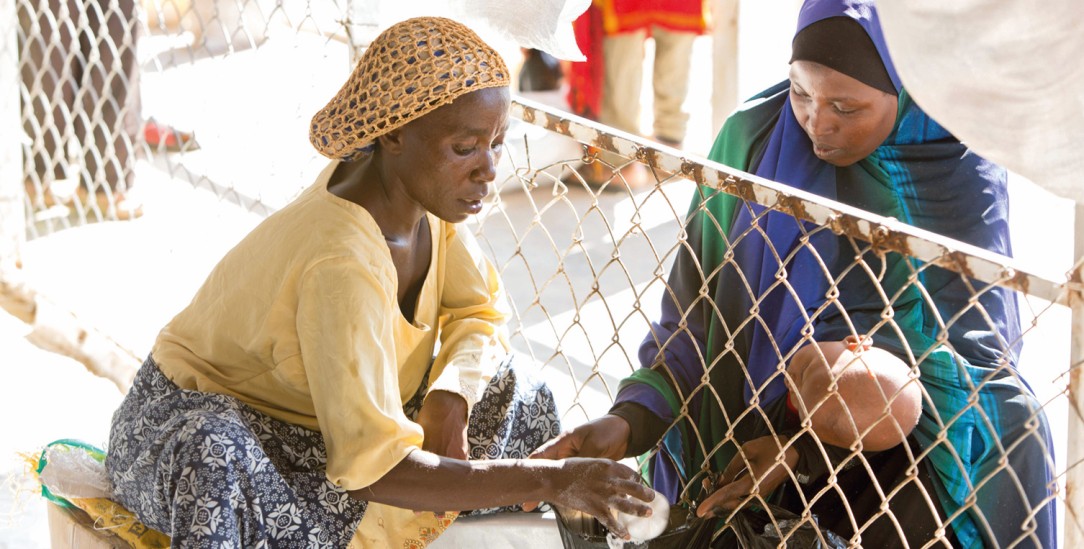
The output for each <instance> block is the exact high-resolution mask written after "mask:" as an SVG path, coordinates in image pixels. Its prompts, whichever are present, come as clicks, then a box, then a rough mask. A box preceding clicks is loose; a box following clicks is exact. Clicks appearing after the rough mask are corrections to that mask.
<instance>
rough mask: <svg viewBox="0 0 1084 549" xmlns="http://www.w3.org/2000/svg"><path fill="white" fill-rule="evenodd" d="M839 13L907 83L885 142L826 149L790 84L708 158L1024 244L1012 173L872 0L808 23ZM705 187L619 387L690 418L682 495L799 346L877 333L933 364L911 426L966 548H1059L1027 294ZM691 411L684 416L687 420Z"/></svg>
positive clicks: (667, 482) (672, 457) (674, 467)
mask: <svg viewBox="0 0 1084 549" xmlns="http://www.w3.org/2000/svg"><path fill="white" fill-rule="evenodd" d="M839 16H845V17H851V18H853V19H854V20H855V21H857V22H858V23H859V24H860V25H861V26H862V27H863V28H864V29H865V30H866V31H867V33H868V34H869V36H870V37H871V38H872V39H873V42H874V44H875V46H876V47H877V49H878V52H879V53H880V55H881V58H882V60H883V61H884V63H885V66H886V68H887V69H888V72H889V75H890V77H891V78H892V79H893V82H894V83H895V84H896V88H897V90H898V91H899V94H898V97H899V110H898V114H897V118H896V122H895V127H894V129H893V131H892V134H891V135H890V136H889V137H888V139H887V140H886V141H885V142H884V143H883V144H882V145H881V146H880V147H879V148H878V149H877V150H876V151H874V153H873V154H871V155H870V156H869V157H867V158H866V159H864V160H862V161H860V162H858V163H857V164H854V165H851V166H847V167H836V166H833V165H830V164H828V163H826V162H824V161H822V160H820V159H818V158H817V157H816V156H815V155H814V154H813V151H812V147H811V144H810V141H809V138H808V137H807V136H806V134H805V132H804V131H803V130H802V128H801V127H800V126H799V124H798V122H797V120H796V118H795V116H794V112H793V110H792V108H791V105H790V100H789V93H788V91H789V82H782V83H780V84H777V85H775V86H773V87H772V88H770V89H768V90H766V91H764V92H762V93H760V94H759V95H757V96H755V97H753V98H752V99H751V100H749V101H748V102H747V103H746V104H745V105H744V106H743V107H742V108H741V109H740V110H739V111H738V112H736V113H735V114H734V115H732V116H731V117H730V118H729V119H728V120H727V122H726V124H725V125H724V127H723V128H722V130H721V131H720V132H719V135H718V138H717V139H716V142H715V145H714V147H713V148H712V150H711V153H710V154H709V158H710V159H712V160H715V161H718V162H720V163H722V164H726V165H728V166H731V167H733V168H737V169H739V170H743V171H746V172H749V173H753V174H756V175H758V176H761V177H764V178H766V179H770V180H773V181H778V182H781V183H784V184H787V185H790V186H792V187H796V188H799V189H801V190H804V191H808V192H811V193H814V194H817V195H820V196H823V197H826V198H829V199H833V200H837V201H840V202H843V203H846V204H849V205H852V206H855V207H858V208H861V209H864V210H866V211H869V212H872V213H875V214H878V215H882V216H886V217H893V218H896V219H898V220H900V221H902V222H905V223H908V224H910V225H913V226H915V227H919V228H921V229H925V230H929V231H932V232H934V233H938V234H940V235H944V236H948V237H951V238H954V239H957V240H960V241H963V242H966V243H968V244H972V245H975V246H978V247H980V248H983V249H985V250H989V251H991V252H995V253H998V254H1002V255H1006V256H1011V254H1012V250H1011V247H1010V242H1009V224H1008V213H1009V212H1008V192H1007V174H1006V172H1005V170H1004V169H1003V168H1001V167H999V166H997V165H995V164H993V163H991V162H989V161H987V160H985V159H983V158H981V157H979V156H978V155H976V154H975V153H974V152H972V151H970V150H969V149H968V148H967V147H966V146H965V145H964V144H962V143H960V142H959V141H958V140H957V139H956V138H954V137H953V136H952V135H951V134H950V133H949V132H948V131H946V130H945V129H944V128H943V127H941V126H940V125H939V124H938V123H937V122H936V121H934V120H932V119H931V118H930V117H929V116H928V115H926V113H924V112H923V111H922V109H921V108H919V106H918V105H916V104H915V102H914V101H913V100H912V99H911V97H910V96H909V95H908V93H907V90H906V89H904V88H903V87H902V86H901V85H900V80H899V77H898V75H897V74H896V71H895V68H894V66H893V64H892V60H891V58H890V57H889V55H888V51H887V47H886V45H885V41H884V37H883V36H882V34H881V28H880V25H879V22H878V19H877V12H876V10H875V9H874V7H873V3H872V1H868V0H809V1H807V2H806V3H805V4H804V6H803V8H802V10H801V14H800V16H799V24H798V30H799V31H800V30H801V29H803V28H805V27H806V26H808V25H809V24H811V23H813V22H816V21H819V20H821V19H825V18H828V17H839ZM699 191H700V192H699V193H696V196H695V198H694V200H693V203H692V206H691V207H690V210H689V214H688V217H687V221H686V223H687V226H686V229H687V233H688V239H687V243H688V246H687V247H683V248H682V250H681V252H680V253H679V255H678V257H677V258H676V260H675V264H674V267H673V270H672V273H671V276H670V279H669V286H670V290H671V291H670V292H667V294H666V295H665V296H664V298H663V303H662V314H661V318H660V319H659V321H658V322H657V323H654V324H653V329H652V333H651V334H649V336H648V337H647V338H646V339H645V341H644V343H643V345H642V347H641V349H640V360H641V363H642V364H643V365H644V368H642V369H641V370H639V371H637V372H636V373H635V374H634V375H633V376H631V377H630V378H629V379H626V380H625V381H624V382H623V383H622V388H621V390H620V392H619V394H618V397H617V403H622V402H633V403H637V404H640V405H642V406H644V407H646V408H647V409H648V410H649V411H651V412H652V413H654V414H655V415H657V416H659V417H660V418H662V419H663V420H664V421H666V422H668V423H673V424H674V425H675V428H673V429H671V430H670V432H669V433H668V435H667V436H666V437H665V439H664V446H665V450H664V452H662V453H661V454H660V457H659V458H657V459H656V462H655V464H654V467H653V476H654V479H653V481H654V483H655V484H656V487H657V488H659V489H660V490H661V491H663V492H664V493H667V494H668V495H670V496H671V499H674V498H675V497H676V496H677V494H678V492H680V490H681V489H682V488H683V487H684V483H685V481H687V480H688V479H689V477H690V474H691V473H695V472H696V471H698V470H701V468H702V466H703V464H704V461H705V459H707V460H708V461H710V463H709V464H708V466H709V467H710V469H711V470H713V471H721V470H722V469H723V468H724V467H725V466H726V464H727V463H728V462H729V461H730V459H731V457H733V456H734V455H735V452H736V449H737V447H736V445H735V443H736V442H740V441H742V433H743V430H744V429H745V427H744V426H743V422H744V420H745V418H749V417H750V416H751V415H755V414H749V413H748V410H749V409H750V408H754V407H761V408H762V407H763V406H765V405H766V404H768V403H771V402H773V401H774V400H775V399H778V398H779V397H780V396H781V395H783V394H784V393H785V390H786V389H785V387H784V384H783V379H782V376H781V372H782V369H783V368H785V365H786V361H787V360H788V359H789V357H790V355H791V354H792V353H793V351H794V350H796V349H797V348H798V347H800V346H801V345H803V344H805V343H808V342H809V341H810V340H816V341H827V340H840V339H842V338H843V337H845V336H846V335H849V334H852V333H856V334H872V335H873V336H874V342H875V345H877V346H878V347H882V348H884V349H886V350H889V351H890V352H893V353H894V354H896V355H897V356H899V357H900V358H902V359H903V360H904V361H905V362H906V363H908V364H915V363H917V365H918V368H919V371H920V374H921V381H922V384H923V388H924V390H925V392H926V394H927V395H928V397H927V398H925V399H924V400H925V402H924V409H923V414H922V417H921V419H920V421H919V424H918V426H917V427H916V429H915V430H914V432H913V433H912V437H913V438H914V440H915V441H917V443H918V445H919V446H920V447H921V449H922V451H923V457H922V463H923V464H924V466H925V467H926V468H927V471H928V472H929V473H930V474H931V476H933V477H935V478H936V479H937V480H938V481H939V482H938V486H940V489H939V490H938V494H937V500H938V502H939V503H940V506H941V509H942V511H943V514H944V516H946V517H948V519H949V521H950V523H951V525H952V529H953V532H954V533H955V535H956V537H957V539H958V541H959V542H960V544H961V545H962V546H964V547H982V546H1006V545H1011V544H1014V543H1019V544H1020V545H1018V546H1041V547H1055V546H1056V537H1055V512H1054V503H1053V499H1054V498H1053V493H1054V489H1055V488H1054V479H1053V473H1052V471H1053V470H1054V464H1053V446H1052V442H1051V439H1050V430H1049V427H1048V425H1047V421H1046V417H1045V415H1044V413H1043V411H1042V410H1041V407H1040V405H1039V404H1038V402H1037V401H1036V399H1035V397H1034V395H1033V394H1032V391H1031V389H1030V388H1029V387H1028V385H1027V383H1026V382H1025V381H1024V379H1023V378H1022V377H1021V373H1020V372H1018V370H1017V368H1016V365H1017V361H1018V356H1019V351H1020V341H1021V330H1020V325H1019V313H1018V310H1017V300H1016V295H1015V294H1014V293H1013V292H1011V291H1009V290H1006V289H1004V288H999V287H991V286H990V285H988V284H985V283H981V282H978V281H974V280H971V279H968V278H966V277H964V276H961V275H959V274H957V273H953V272H949V271H947V270H944V269H941V268H938V267H934V266H930V265H923V264H922V263H920V262H918V261H916V260H914V259H913V258H909V257H904V256H901V255H899V254H895V253H891V254H881V255H878V254H875V253H873V252H872V251H869V249H868V246H863V243H861V242H854V241H852V240H850V239H848V238H846V237H843V236H837V235H836V234H834V233H832V232H831V231H828V230H825V229H824V228H818V227H815V226H813V225H811V224H808V223H799V222H798V221H796V220H795V219H794V218H792V217H790V216H788V215H786V214H783V213H780V212H765V211H764V209H763V208H760V207H758V206H755V205H751V204H748V203H746V202H744V201H743V200H741V199H739V198H737V197H734V196H730V195H726V194H723V193H720V192H717V191H714V190H713V189H710V188H708V187H702V188H700V189H699ZM858 256H861V262H862V263H856V258H857V257H858ZM833 283H834V284H833ZM833 287H834V288H835V289H838V297H835V295H836V294H835V292H833V291H831V289H832V288H833ZM889 313H890V314H889ZM705 370H706V372H705ZM705 373H707V376H708V377H707V378H705ZM704 379H708V380H709V383H708V384H710V387H711V389H712V390H706V389H705V387H706V384H704V383H703V380H704ZM683 405H684V406H687V412H686V413H687V415H686V416H684V417H685V418H686V420H683V421H677V422H676V423H675V420H676V419H677V418H681V417H682V413H683V409H682V408H683ZM743 413H744V414H746V415H745V416H742V414H743ZM698 440H702V441H703V443H704V444H703V445H701V444H698ZM720 443H723V444H722V445H721V446H717V445H719V444H720ZM705 453H707V454H708V457H707V458H705ZM691 490H693V491H694V492H695V491H697V490H698V488H697V487H696V486H692V487H691Z"/></svg>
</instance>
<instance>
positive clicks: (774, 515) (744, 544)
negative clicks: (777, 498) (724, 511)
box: [713, 505, 847, 549]
mask: <svg viewBox="0 0 1084 549" xmlns="http://www.w3.org/2000/svg"><path fill="white" fill-rule="evenodd" d="M816 522H817V519H816V516H814V517H813V520H812V521H809V520H806V521H803V520H802V519H801V518H800V517H799V516H798V515H795V514H794V513H792V512H790V511H787V510H786V509H783V508H782V507H777V506H775V505H769V506H768V508H767V509H765V508H764V507H763V506H760V505H748V506H746V507H744V508H742V509H741V510H739V511H738V512H737V513H736V514H735V515H734V516H733V517H732V518H731V519H730V522H728V523H727V525H726V527H725V528H724V530H723V535H721V536H720V538H719V541H718V542H716V543H715V544H713V547H716V548H729V547H740V548H741V549H775V548H776V547H786V549H837V548H838V549H842V548H844V547H847V543H846V542H844V541H843V540H842V539H840V537H839V536H837V535H836V534H835V533H833V532H832V531H830V530H828V529H825V528H821V527H820V526H818V525H817V524H816ZM783 538H786V542H785V543H784V541H783Z"/></svg>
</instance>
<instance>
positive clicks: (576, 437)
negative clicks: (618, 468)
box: [531, 414, 631, 461]
mask: <svg viewBox="0 0 1084 549" xmlns="http://www.w3.org/2000/svg"><path fill="white" fill-rule="evenodd" d="M630 432H631V429H630V428H629V423H628V422H627V421H625V419H624V418H621V417H618V416H615V415H611V414H606V415H604V416H602V417H600V418H598V419H595V420H592V421H589V422H587V423H584V424H583V425H580V426H579V427H576V428H575V429H573V430H571V431H568V432H565V433H561V434H560V435H559V436H557V438H554V439H552V440H550V441H549V442H547V443H545V444H543V445H542V446H540V447H539V448H538V449H537V450H535V451H534V453H532V454H531V457H532V458H543V459H564V458H569V457H600V458H607V459H612V460H614V461H617V460H620V459H622V458H624V457H625V451H626V450H627V449H628V444H629V433H630Z"/></svg>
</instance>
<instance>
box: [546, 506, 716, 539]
mask: <svg viewBox="0 0 1084 549" xmlns="http://www.w3.org/2000/svg"><path fill="white" fill-rule="evenodd" d="M555 514H556V515H557V529H558V530H559V531H560V532H561V542H562V543H563V544H564V547H565V549H608V547H609V545H607V544H606V532H607V530H606V527H604V526H602V523H600V522H599V521H598V520H597V519H595V518H594V517H592V516H590V515H586V514H584V513H580V512H578V511H570V510H567V509H565V510H564V513H562V510H561V509H555ZM714 522H715V519H711V518H707V519H702V518H698V517H697V516H696V515H694V514H692V513H690V512H689V510H688V509H686V508H684V507H681V506H678V505H672V506H671V507H670V520H669V523H668V524H667V526H666V530H665V531H664V532H663V533H662V534H659V537H657V538H655V539H652V540H648V541H645V542H641V543H626V544H625V545H624V548H623V549H693V548H698V547H699V548H707V547H708V544H709V543H710V542H711V534H712V524H713V523H714Z"/></svg>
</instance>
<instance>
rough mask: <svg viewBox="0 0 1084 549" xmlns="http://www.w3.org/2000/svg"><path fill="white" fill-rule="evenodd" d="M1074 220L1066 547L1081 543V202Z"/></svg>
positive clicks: (1083, 374)
mask: <svg viewBox="0 0 1084 549" xmlns="http://www.w3.org/2000/svg"><path fill="white" fill-rule="evenodd" d="M1075 213H1076V216H1075V221H1074V228H1073V234H1074V242H1075V248H1074V252H1073V257H1074V258H1075V260H1076V262H1077V263H1076V265H1074V267H1073V270H1072V272H1071V273H1070V275H1069V283H1068V288H1067V292H1068V296H1067V297H1068V305H1069V307H1070V309H1071V314H1072V322H1071V326H1072V329H1071V332H1070V334H1069V372H1070V374H1069V420H1068V425H1069V429H1068V435H1069V436H1068V441H1067V448H1066V453H1067V461H1068V463H1066V464H1065V466H1066V470H1067V474H1066V479H1065V507H1066V512H1065V515H1066V516H1065V543H1064V546H1065V547H1084V436H1082V434H1084V202H1079V201H1078V202H1077V204H1076V212H1075Z"/></svg>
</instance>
